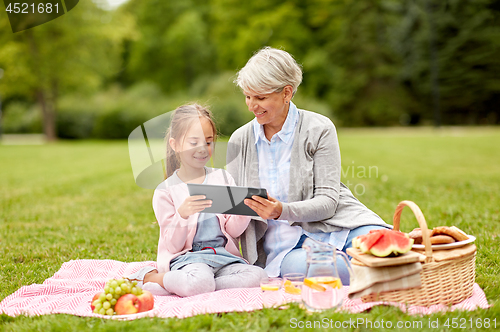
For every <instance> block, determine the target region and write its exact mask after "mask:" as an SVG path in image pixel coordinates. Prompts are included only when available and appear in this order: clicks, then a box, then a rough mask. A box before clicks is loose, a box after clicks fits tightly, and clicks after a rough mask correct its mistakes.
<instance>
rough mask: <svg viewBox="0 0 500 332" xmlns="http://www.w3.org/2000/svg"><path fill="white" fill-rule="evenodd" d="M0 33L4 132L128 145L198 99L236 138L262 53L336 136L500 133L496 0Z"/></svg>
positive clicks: (144, 6)
mask: <svg viewBox="0 0 500 332" xmlns="http://www.w3.org/2000/svg"><path fill="white" fill-rule="evenodd" d="M0 31H1V35H0V68H1V69H2V70H1V71H2V73H3V75H2V76H3V78H2V79H0V96H1V98H2V102H3V113H2V117H1V119H2V128H3V132H4V133H40V132H45V134H46V135H47V138H48V139H49V140H53V139H55V138H56V137H59V138H70V139H75V138H76V139H78V138H106V139H107V138H126V137H128V135H129V133H130V132H131V131H132V130H133V129H134V128H135V127H136V126H138V125H140V124H141V123H143V122H144V121H146V120H148V119H151V118H153V117H154V116H156V115H159V114H163V113H165V112H168V111H171V110H173V109H175V108H176V107H177V106H179V105H180V104H182V103H185V102H187V101H194V100H196V101H199V102H202V103H204V104H208V105H211V106H212V109H213V112H214V114H215V116H216V119H217V121H218V124H219V128H220V131H221V134H223V135H230V134H231V133H232V132H233V131H234V130H235V129H236V128H238V127H239V126H241V125H242V124H243V123H245V122H247V121H249V120H250V119H251V118H252V116H251V114H250V113H249V112H247V111H246V105H245V103H244V102H243V99H242V95H241V92H240V91H238V89H237V88H236V87H235V85H234V84H233V83H232V81H233V79H234V77H235V74H236V72H237V71H238V69H240V68H241V67H243V66H244V64H245V63H246V61H247V60H248V59H249V57H250V56H251V55H252V54H253V53H254V52H256V51H257V50H258V49H260V48H261V47H263V46H266V45H268V46H273V47H277V48H283V49H285V50H286V51H288V52H290V53H291V54H293V55H294V57H295V59H296V60H297V61H298V63H300V64H301V65H302V66H303V70H304V80H303V83H302V85H301V86H300V88H299V92H298V93H297V96H296V97H295V102H296V104H297V105H298V106H299V107H303V108H306V109H310V110H313V111H315V112H319V113H322V114H325V115H327V116H328V117H330V118H331V119H332V120H333V121H334V122H335V124H336V125H337V126H339V127H353V126H428V125H435V126H439V125H495V124H498V123H500V77H499V73H500V1H498V0H496V1H493V0H477V1H466V0H452V1H436V0H411V1H410V0H404V1H399V0H363V1H351V0H308V1H303V0H295V1H274V0H254V1H235V0H210V1H206V0H188V1H160V0H142V1H138V0H130V1H127V2H125V3H123V4H122V5H121V6H119V7H117V8H115V7H110V6H109V4H108V3H107V2H106V1H104V0H98V1H96V0H95V1H80V3H79V4H78V6H77V7H75V8H74V9H73V10H72V11H71V12H70V13H68V14H66V15H64V16H62V17H59V18H57V19H56V20H54V21H51V22H48V23H46V24H43V25H41V26H38V27H35V28H32V29H29V30H25V31H22V32H18V33H15V34H14V33H11V32H10V28H9V22H8V19H7V14H6V12H5V11H3V12H2V14H0Z"/></svg>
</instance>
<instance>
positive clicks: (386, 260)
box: [347, 248, 425, 267]
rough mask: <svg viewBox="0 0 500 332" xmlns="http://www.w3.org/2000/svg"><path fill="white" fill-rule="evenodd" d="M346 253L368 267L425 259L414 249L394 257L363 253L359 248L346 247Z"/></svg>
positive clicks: (408, 262)
mask: <svg viewBox="0 0 500 332" xmlns="http://www.w3.org/2000/svg"><path fill="white" fill-rule="evenodd" d="M347 254H348V255H349V256H352V257H353V258H355V259H356V260H358V261H360V262H361V263H363V264H364V265H366V266H369V267H382V266H394V265H403V264H410V263H415V262H423V261H424V260H425V255H422V254H419V253H417V252H414V251H410V252H407V253H406V254H402V255H399V256H396V257H377V256H373V255H370V254H363V253H362V252H361V250H359V249H355V248H347Z"/></svg>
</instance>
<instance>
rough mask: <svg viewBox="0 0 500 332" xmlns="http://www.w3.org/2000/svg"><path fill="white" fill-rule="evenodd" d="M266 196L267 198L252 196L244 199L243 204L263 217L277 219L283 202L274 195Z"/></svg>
mask: <svg viewBox="0 0 500 332" xmlns="http://www.w3.org/2000/svg"><path fill="white" fill-rule="evenodd" d="M267 197H268V199H265V198H262V197H260V196H252V199H248V198H247V199H245V204H246V205H248V206H249V207H250V208H251V209H252V210H254V211H255V212H257V214H258V215H259V216H260V217H261V218H263V219H278V218H279V217H280V216H281V212H282V211H283V204H281V202H280V201H278V200H277V199H276V198H274V197H271V196H269V195H268V196H267Z"/></svg>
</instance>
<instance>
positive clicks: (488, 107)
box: [393, 0, 500, 124]
mask: <svg viewBox="0 0 500 332" xmlns="http://www.w3.org/2000/svg"><path fill="white" fill-rule="evenodd" d="M399 13H400V15H401V20H400V24H399V26H396V27H395V29H394V36H395V38H394V40H393V43H395V44H396V45H397V49H398V51H399V53H400V54H401V56H402V58H403V64H402V67H401V70H400V73H401V78H402V80H403V81H404V82H405V83H406V84H407V85H408V86H410V87H411V91H412V93H413V94H414V95H415V96H416V97H417V98H418V99H421V100H427V101H426V103H427V104H429V101H428V100H430V95H431V93H432V87H431V84H430V78H429V77H430V75H431V70H430V66H429V61H430V58H431V55H430V54H429V53H430V47H429V42H430V40H431V39H432V38H434V40H435V44H436V52H437V63H438V68H437V71H438V84H439V93H440V96H441V107H442V112H443V118H444V121H445V122H446V123H451V124H458V123H489V124H494V123H498V122H499V120H500V108H499V105H500V79H499V76H498V72H499V71H500V60H499V59H500V8H498V1H492V0H480V1H444V2H443V1H435V0H418V1H406V2H405V3H404V4H403V5H402V6H401V8H400V12H399ZM429 111H430V110H428V111H426V110H425V109H421V112H422V114H424V115H427V117H430V114H429V113H430V112H429Z"/></svg>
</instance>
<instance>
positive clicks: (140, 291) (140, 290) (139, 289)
mask: <svg viewBox="0 0 500 332" xmlns="http://www.w3.org/2000/svg"><path fill="white" fill-rule="evenodd" d="M141 294H142V288H141V287H139V288H137V295H141Z"/></svg>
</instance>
